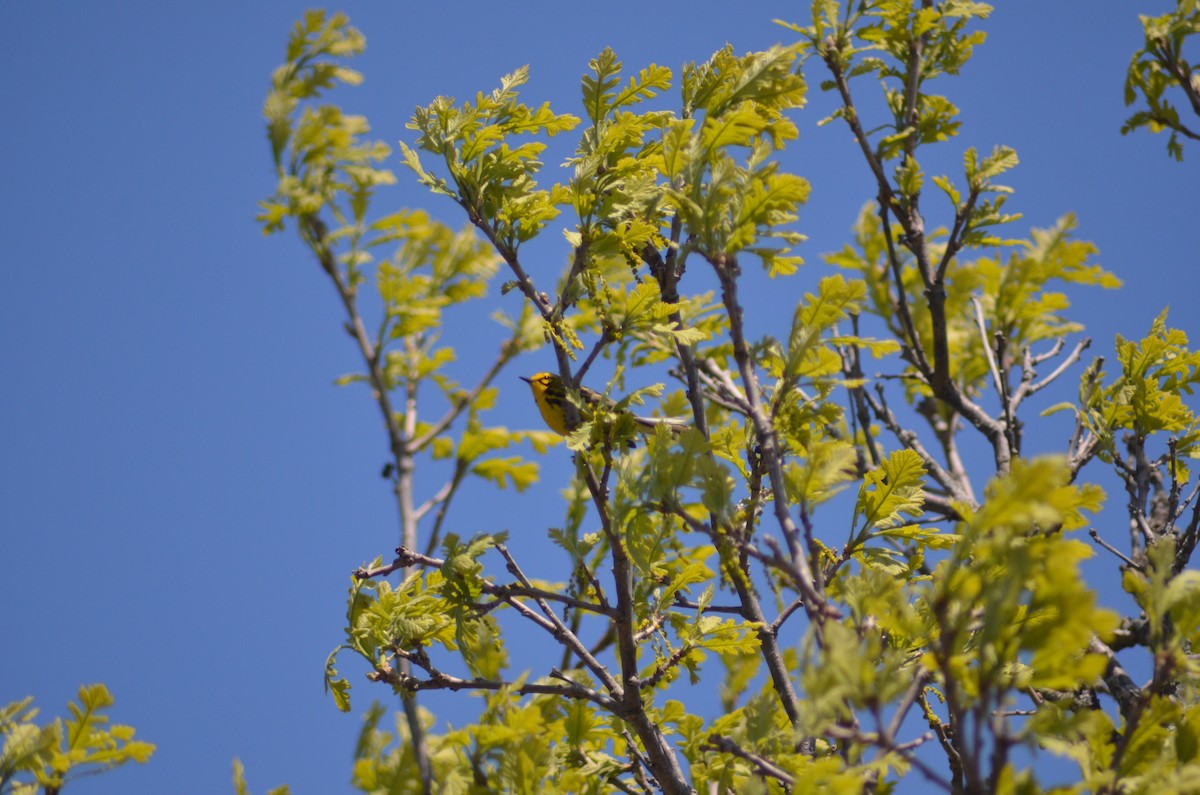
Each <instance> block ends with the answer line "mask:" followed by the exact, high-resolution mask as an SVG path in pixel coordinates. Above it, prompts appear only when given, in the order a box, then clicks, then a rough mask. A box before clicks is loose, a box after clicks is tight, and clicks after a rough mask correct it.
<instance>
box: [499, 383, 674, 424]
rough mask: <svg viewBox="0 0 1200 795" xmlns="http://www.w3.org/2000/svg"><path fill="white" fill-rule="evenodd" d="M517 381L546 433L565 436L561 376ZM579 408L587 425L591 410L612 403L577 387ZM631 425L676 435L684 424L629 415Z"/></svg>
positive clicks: (580, 415) (586, 389)
mask: <svg viewBox="0 0 1200 795" xmlns="http://www.w3.org/2000/svg"><path fill="white" fill-rule="evenodd" d="M520 378H521V380H522V381H524V382H525V383H527V384H529V388H530V389H532V390H533V399H534V400H535V401H536V402H537V407H538V411H540V412H541V413H542V419H543V420H545V421H546V425H548V426H550V430H552V431H554V432H555V433H557V434H559V435H561V436H566V435H567V434H569V433H570V432H571V429H570V428H568V427H567V413H566V408H565V407H566V401H567V389H566V386H565V385H564V384H563V380H562V377H561V376H559V375H558V374H556V373H536V374H535V375H534V376H533V377H531V378H526V377H525V376H520ZM579 397H580V404H581V405H580V406H579V407H578V408H579V419H580V420H581V421H582V422H588V421H589V420H591V419H592V409H593V408H594V407H596V406H600V405H603V406H605V407H607V408H613V407H614V406H615V405H616V404H614V403H613V402H612V401H611V400H609V399H608V398H606V397H604V395H601V394H600V393H599V392H596V391H595V390H592V389H588V388H587V387H586V386H581V387H579ZM628 416H629V417H630V418H631V419H632V420H633V421H634V422H635V423H637V424H638V425H640V426H641V427H643V428H650V429H654V428H657V427H658V426H660V425H662V426H664V427H667V428H670V429H671V430H672V431H674V432H675V433H679V432H680V431H682V430H683V429H684V428H686V427H688V424H687V423H686V422H685V421H683V420H677V419H670V418H663V417H638V416H635V415H633V414H629V415H628Z"/></svg>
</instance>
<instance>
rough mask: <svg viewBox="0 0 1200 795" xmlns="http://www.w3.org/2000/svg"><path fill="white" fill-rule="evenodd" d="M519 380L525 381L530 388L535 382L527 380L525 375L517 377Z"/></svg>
mask: <svg viewBox="0 0 1200 795" xmlns="http://www.w3.org/2000/svg"><path fill="white" fill-rule="evenodd" d="M517 378H520V379H521V380H522V381H524V382H525V383H527V384H529V385H530V386H533V381H530V380H529V379H528V378H526V377H525V376H523V375H519V376H517Z"/></svg>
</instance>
